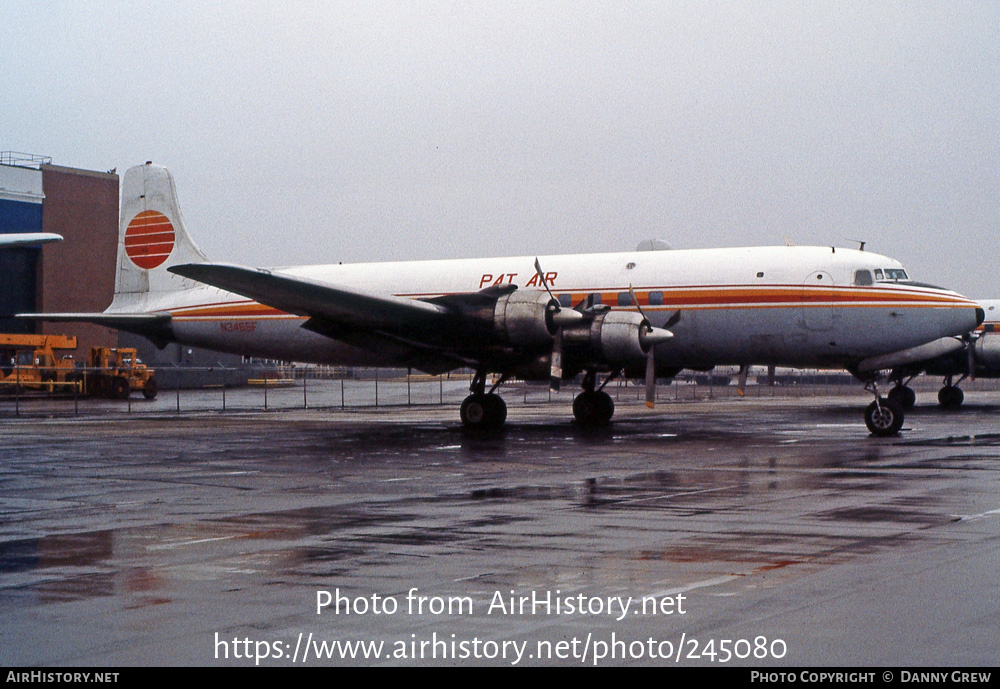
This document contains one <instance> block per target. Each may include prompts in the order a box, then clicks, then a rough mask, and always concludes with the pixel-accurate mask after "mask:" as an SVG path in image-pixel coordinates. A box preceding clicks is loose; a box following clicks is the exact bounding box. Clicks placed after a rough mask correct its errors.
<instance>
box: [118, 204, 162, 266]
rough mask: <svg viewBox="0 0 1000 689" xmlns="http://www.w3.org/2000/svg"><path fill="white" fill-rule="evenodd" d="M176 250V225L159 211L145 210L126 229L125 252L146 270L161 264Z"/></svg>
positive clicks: (133, 261)
mask: <svg viewBox="0 0 1000 689" xmlns="http://www.w3.org/2000/svg"><path fill="white" fill-rule="evenodd" d="M173 250H174V226H173V225H172V224H171V223H170V219H169V218H167V216H165V215H164V214H163V213H158V212H157V211H143V212H142V213H139V214H138V215H137V216H135V217H134V218H132V222H130V223H129V224H128V228H127V229H126V230H125V253H127V254H128V257H129V258H130V259H131V260H132V263H134V264H135V265H137V266H139V267H140V268H143V269H145V270H152V269H153V268H156V267H157V266H159V265H161V264H162V263H163V262H164V261H166V260H167V257H168V256H170V252H171V251H173Z"/></svg>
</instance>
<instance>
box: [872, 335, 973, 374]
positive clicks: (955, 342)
mask: <svg viewBox="0 0 1000 689" xmlns="http://www.w3.org/2000/svg"><path fill="white" fill-rule="evenodd" d="M963 347H965V343H964V342H962V340H959V339H957V338H954V337H942V338H940V339H937V340H934V341H933V342H928V343H927V344H922V345H920V346H919V347H910V348H909V349H904V350H901V351H898V352H892V353H890V354H880V355H879V356H872V357H868V358H867V359H862V360H861V361H860V362H859V363H858V365H857V367H856V370H857V372H858V373H871V372H872V371H879V370H882V369H887V368H895V367H896V366H904V365H906V364H915V363H917V362H920V361H929V360H930V359H936V358H938V357H939V356H944V355H945V354H951V353H952V352H957V351H958V350H960V349H962V348H963Z"/></svg>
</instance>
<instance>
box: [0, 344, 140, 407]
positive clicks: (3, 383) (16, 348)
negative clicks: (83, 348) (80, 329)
mask: <svg viewBox="0 0 1000 689" xmlns="http://www.w3.org/2000/svg"><path fill="white" fill-rule="evenodd" d="M60 349H76V338H75V337H73V336H71V335H13V334H2V333H0V393H2V392H3V391H4V390H10V391H13V390H14V389H15V388H20V389H21V390H45V391H47V392H59V391H66V392H70V391H72V390H73V388H74V387H76V391H77V392H78V393H80V394H83V395H91V396H94V397H115V398H118V399H126V398H128V396H129V395H130V394H131V393H132V392H133V391H136V392H141V393H142V394H143V396H144V397H145V398H146V399H150V400H151V399H153V398H154V397H156V392H157V388H156V372H155V371H154V370H153V369H151V368H148V367H147V366H146V365H145V364H144V363H142V362H141V361H139V357H138V355H137V352H136V350H135V349H134V348H125V347H123V348H117V349H116V348H112V347H91V348H90V360H89V361H86V362H77V361H76V360H75V359H74V358H73V357H72V356H70V355H63V356H59V355H58V354H57V353H56V352H57V350H60Z"/></svg>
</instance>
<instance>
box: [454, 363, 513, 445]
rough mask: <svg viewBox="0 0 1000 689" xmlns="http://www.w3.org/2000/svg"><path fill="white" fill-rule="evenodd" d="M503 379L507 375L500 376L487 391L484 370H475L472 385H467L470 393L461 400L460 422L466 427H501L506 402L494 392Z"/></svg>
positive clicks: (505, 411)
mask: <svg viewBox="0 0 1000 689" xmlns="http://www.w3.org/2000/svg"><path fill="white" fill-rule="evenodd" d="M505 380H507V376H506V375H503V376H501V377H500V380H498V381H497V382H496V383H495V384H494V385H493V387H492V388H490V391H489V392H488V393H487V392H486V371H483V370H480V371H476V375H475V377H474V378H473V379H472V385H471V386H469V390H470V391H471V392H472V394H471V395H469V396H468V397H466V398H465V399H464V400H463V401H462V408H461V411H460V414H461V417H462V423H463V424H464V425H465V427H466V428H473V429H482V430H496V429H499V428H502V427H503V424H504V422H505V421H506V420H507V403H506V402H504V401H503V398H502V397H500V395H498V394H496V389H497V388H499V387H500V385H501V384H502V383H503V382H504V381H505Z"/></svg>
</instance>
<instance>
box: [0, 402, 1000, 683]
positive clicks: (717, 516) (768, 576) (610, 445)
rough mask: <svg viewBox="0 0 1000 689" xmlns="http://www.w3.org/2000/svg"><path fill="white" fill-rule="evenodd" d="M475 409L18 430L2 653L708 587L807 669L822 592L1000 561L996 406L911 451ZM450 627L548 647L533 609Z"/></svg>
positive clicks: (671, 418)
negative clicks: (354, 612)
mask: <svg viewBox="0 0 1000 689" xmlns="http://www.w3.org/2000/svg"><path fill="white" fill-rule="evenodd" d="M452 411H453V410H438V409H430V410H429V409H420V408H416V409H411V410H402V411H400V410H393V411H391V412H374V411H373V412H366V413H358V412H352V413H349V414H340V415H338V414H336V413H329V412H313V411H300V412H280V413H265V414H245V415H212V414H206V415H180V416H176V417H162V416H160V417H155V416H154V417H139V418H136V417H129V418H111V419H109V418H101V419H100V420H99V423H89V422H88V420H86V419H79V420H76V419H71V420H34V421H18V422H10V423H7V424H5V426H4V433H5V442H4V447H3V448H2V449H0V490H2V500H0V516H2V520H0V625H2V626H0V628H2V629H4V630H6V631H7V632H10V630H12V629H15V628H16V629H18V630H20V631H19V632H18V635H19V637H20V643H15V644H13V645H7V647H6V648H4V649H3V650H2V651H0V660H2V661H3V662H5V663H8V664H9V663H14V664H100V663H123V664H129V663H134V664H141V663H147V662H159V663H160V664H163V663H169V664H195V663H197V664H205V663H213V662H215V659H214V658H213V657H211V655H210V653H211V644H210V643H209V642H208V641H207V640H208V639H211V638H212V635H213V633H214V632H215V631H226V630H228V632H230V633H232V632H236V633H239V634H241V635H243V636H246V635H250V636H253V635H254V633H256V634H257V635H258V636H260V635H265V636H266V635H267V634H272V635H278V634H279V633H285V632H287V631H288V630H293V629H294V630H301V629H307V630H309V631H313V630H315V631H320V632H324V631H325V633H327V634H328V635H332V634H334V633H351V634H354V635H355V636H360V635H363V634H367V635H369V636H377V637H383V638H391V637H393V636H394V635H395V636H399V635H402V636H406V635H408V634H411V633H414V634H415V633H417V632H418V631H420V630H426V624H427V620H426V619H417V618H412V617H410V618H405V617H400V616H397V617H395V618H394V619H393V620H392V625H391V626H386V625H385V624H380V621H379V620H374V619H373V618H370V617H369V618H355V619H351V620H346V621H345V620H335V619H330V618H328V617H326V618H321V619H320V618H317V617H316V616H315V614H314V611H313V610H312V608H311V601H312V597H313V596H314V595H315V591H316V590H317V589H330V588H333V587H338V588H339V589H341V590H343V591H345V592H349V593H350V594H351V595H355V596H366V595H371V594H373V593H379V594H382V595H391V596H402V595H405V593H406V592H407V591H408V590H409V589H410V588H412V587H417V588H419V589H420V590H421V591H422V592H427V593H428V594H436V595H441V596H445V595H455V596H459V595H461V596H469V597H470V598H472V599H473V600H475V601H484V600H486V599H488V597H489V596H490V594H491V593H493V592H494V591H495V590H505V591H506V590H526V589H532V590H548V589H556V588H558V589H560V590H562V591H567V592H568V591H586V592H588V593H593V594H601V595H608V594H610V593H614V594H615V595H618V594H625V595H635V596H641V595H645V594H650V593H653V592H658V591H666V590H690V591H692V593H691V595H692V596H695V597H696V598H697V602H698V605H697V606H695V607H696V608H700V610H701V612H700V613H699V614H698V615H696V616H695V617H693V618H690V619H691V620H692V623H691V625H690V628H691V629H692V630H694V629H696V628H697V629H700V630H701V631H702V632H703V633H704V634H705V636H706V638H707V637H708V636H710V635H715V636H719V635H721V634H723V633H729V632H734V631H737V630H739V629H742V628H743V626H744V625H745V623H747V622H748V621H750V620H758V621H760V623H761V624H762V625H763V626H764V627H765V628H766V627H770V629H771V630H772V633H781V634H785V635H786V636H790V637H792V638H795V639H796V640H797V641H796V642H797V643H798V649H799V650H798V653H799V655H796V656H795V657H794V658H790V661H791V662H792V664H809V663H812V662H822V661H834V662H835V661H836V660H837V656H836V655H835V654H836V653H837V652H838V650H837V649H838V646H837V645H836V644H833V645H832V646H831V644H830V640H829V639H828V638H826V636H825V635H828V634H829V630H827V631H826V632H824V633H823V638H822V639H821V638H820V637H819V636H816V635H815V633H813V632H814V631H815V630H813V632H811V631H810V628H809V624H808V622H807V621H806V620H803V619H801V618H800V617H797V616H796V615H795V614H792V613H791V612H789V611H798V610H802V609H808V608H809V607H810V605H812V604H813V602H812V601H813V599H812V598H811V597H810V596H811V595H812V594H811V593H809V592H808V589H809V586H812V585H814V582H816V581H818V579H817V577H819V578H821V579H823V580H824V590H825V591H827V594H826V595H825V597H823V598H822V599H817V600H821V601H829V600H830V596H833V597H836V596H838V595H839V596H842V597H850V596H851V595H852V593H851V592H852V591H853V590H854V587H856V585H857V584H856V581H857V580H858V576H857V575H854V574H852V573H851V572H852V571H854V568H858V569H859V570H860V571H863V572H865V573H870V572H872V571H873V568H876V569H877V568H879V567H881V568H884V569H885V577H886V578H885V579H884V580H880V585H886V586H889V585H890V583H889V582H890V581H891V580H892V579H893V578H895V579H896V580H898V579H899V576H900V573H894V572H893V571H891V568H892V567H893V566H896V567H899V566H902V565H900V564H899V563H900V562H902V563H906V564H905V567H906V568H907V570H906V571H909V569H908V568H909V566H910V565H911V564H912V563H921V562H923V561H924V560H925V559H929V561H930V562H939V561H941V558H942V554H943V553H944V558H945V559H946V560H947V559H948V558H957V559H958V560H959V561H962V562H964V563H966V564H964V565H963V566H964V567H971V566H973V565H974V561H975V557H973V558H969V557H966V556H965V555H966V554H965V553H964V551H962V550H961V549H962V548H969V547H971V548H974V549H977V550H975V552H977V553H979V555H978V556H979V557H988V558H993V557H995V555H996V553H997V552H998V550H997V548H998V546H997V545H996V539H995V537H992V536H983V535H982V533H983V531H982V530H981V529H980V530H977V531H970V530H969V528H972V527H973V526H975V527H976V528H977V529H979V528H980V527H979V526H978V525H980V524H983V523H987V524H988V527H987V531H986V533H987V534H988V533H989V529H990V528H992V529H993V533H995V531H996V526H997V524H1000V521H998V520H1000V515H997V518H996V519H990V518H989V517H986V518H984V519H982V520H978V521H977V520H971V519H968V517H969V516H970V515H992V514H993V513H992V512H991V511H992V510H998V508H1000V499H998V498H997V497H996V490H995V487H996V485H998V484H997V479H998V478H1000V474H998V469H997V466H998V465H997V459H998V455H1000V446H998V443H997V442H996V440H997V439H998V438H1000V434H998V433H995V432H994V429H992V428H991V424H992V422H991V421H990V417H991V416H992V414H993V413H994V412H995V411H996V409H995V408H994V407H991V406H990V405H988V404H986V403H981V404H980V406H973V408H972V409H971V412H970V414H969V415H968V416H967V417H960V416H955V415H951V414H947V415H942V414H936V413H935V411H936V410H934V409H931V408H927V409H922V408H918V409H917V410H916V411H915V412H914V413H913V414H911V416H910V418H909V420H908V428H907V430H906V431H905V432H904V434H903V435H902V436H901V437H900V438H896V439H889V440H877V439H873V438H870V437H868V435H867V433H866V432H865V431H864V427H863V425H862V424H861V423H860V410H859V408H858V407H857V404H856V403H855V402H854V401H853V400H847V401H846V402H845V401H843V400H839V401H837V400H834V401H822V400H821V401H819V402H817V401H816V400H810V401H808V402H802V401H796V400H779V401H775V400H756V401H747V402H745V403H744V402H733V401H725V402H719V403H715V404H691V405H671V406H668V407H666V408H665V409H657V411H656V413H653V414H650V413H647V412H646V410H645V409H641V408H638V407H634V408H629V407H626V408H624V409H621V410H619V417H618V420H617V421H616V423H615V424H614V425H613V426H612V427H611V428H609V429H603V430H601V431H599V432H585V431H583V430H581V429H578V428H576V427H575V426H574V425H573V424H571V423H569V422H568V421H564V420H559V421H553V418H552V414H551V409H549V408H541V409H538V410H532V409H520V410H518V412H517V413H516V414H512V415H511V418H510V425H509V426H508V427H507V428H506V429H505V430H504V431H502V432H499V433H495V434H490V435H479V434H470V433H468V432H465V431H463V430H462V429H461V428H459V427H458V424H457V423H455V422H454V420H453V419H452V418H451V417H452V415H453V414H452ZM961 525H968V528H960V526H961ZM983 538H992V539H993V540H991V541H989V540H988V541H986V545H984V541H983V540H982V539H983ZM956 553H957V554H956ZM896 557H900V558H901V560H899V561H897V560H896V559H895V558H896ZM970 563H971V564H970ZM929 566H930V565H928V567H929ZM843 568H847V569H846V570H844V569H843ZM995 571H996V568H993V569H992V570H990V571H989V572H983V573H982V574H981V576H980V578H983V579H984V584H983V585H986V583H990V585H992V583H994V582H996V576H997V575H996V574H995ZM829 579H832V581H826V580H829ZM944 585H945V584H944V583H942V586H944ZM772 590H773V591H774V592H773V593H762V592H763V591H772ZM838 592H839V593H838ZM921 595H924V593H923V592H922V593H921ZM816 605H817V606H827V605H830V604H829V603H828V602H820V603H816ZM957 607H958V608H959V609H960V606H957ZM951 609H956V606H955V605H951ZM817 610H819V608H817ZM823 610H824V611H825V610H826V608H823ZM748 611H755V612H748ZM761 611H765V612H763V613H761ZM884 613H885V615H886V616H887V618H890V619H891V618H893V617H894V616H895V617H897V618H898V619H892V620H891V621H892V623H893V624H904V625H905V624H909V623H910V622H912V620H910V619H908V618H907V615H908V614H909V613H908V612H907V611H905V610H896V611H894V610H892V609H889V610H886V611H884ZM817 614H818V612H817ZM748 615H749V617H748ZM381 622H384V621H381ZM435 622H436V623H438V626H439V628H440V630H442V631H446V632H448V633H449V634H458V635H462V634H471V633H472V632H477V633H481V634H488V635H489V636H490V637H491V638H504V637H505V636H510V635H521V636H524V635H527V637H529V638H534V637H535V636H541V635H544V634H545V632H544V631H543V630H544V629H545V625H544V624H543V625H541V626H538V625H534V626H533V625H532V624H531V623H530V622H531V621H530V620H525V619H522V618H518V619H516V620H503V619H499V620H498V619H493V620H487V621H486V622H488V623H489V624H488V625H487V624H486V622H484V620H483V619H482V618H481V617H479V618H476V619H472V620H465V619H461V618H451V619H448V620H446V621H444V622H442V621H441V620H435ZM560 622H562V621H561V620H560ZM612 622H613V621H612ZM552 623H553V622H552V621H551V620H548V621H546V624H550V625H551V624H552ZM888 623H889V622H888V621H887V622H886V624H888ZM588 624H597V623H596V622H594V621H593V620H588ZM652 624H653V621H648V620H645V619H643V620H639V621H636V624H635V625H634V626H633V627H632V628H631V629H633V630H641V631H642V632H643V633H646V632H647V631H648V629H647V627H648V626H649V625H652ZM783 624H784V625H787V626H782V625H783ZM654 626H655V625H654ZM657 629H659V630H660V631H661V632H664V631H666V630H669V629H673V630H680V629H681V627H677V626H676V625H674V624H672V625H668V627H664V628H662V629H660V628H659V627H657ZM615 630H617V631H622V630H623V628H622V627H620V626H616V625H615V624H612V625H611V626H609V627H607V628H606V629H605V630H604V631H607V632H609V633H610V631H615ZM636 633H638V631H636ZM230 635H232V634H230ZM821 641H822V643H821ZM841 641H842V645H844V646H846V647H847V648H850V649H852V648H853V645H852V644H853V643H854V642H852V641H850V640H849V639H848V638H847V637H846V636H845V638H844V639H842V640H841ZM858 643H860V641H859V642H858ZM983 643H985V644H986V646H987V647H988V648H989V649H992V650H995V649H996V642H995V640H994V641H989V642H983ZM991 643H992V644H993V645H992V646H990V645H989V644H991ZM811 645H815V646H816V647H817V648H815V649H813V648H811ZM820 647H822V648H820ZM844 652H847V651H844ZM830 654H834V655H830ZM991 657H996V656H991ZM856 660H857V659H856V658H845V659H844V661H843V662H848V661H852V662H854V661H856ZM897 660H899V661H903V660H905V659H904V658H898V659H897ZM935 662H939V663H944V664H947V662H948V659H947V656H944V657H937V658H936V661H935Z"/></svg>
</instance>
